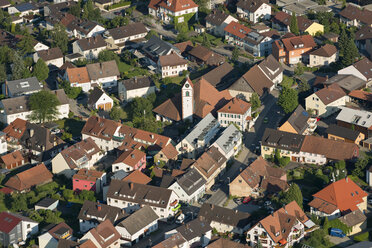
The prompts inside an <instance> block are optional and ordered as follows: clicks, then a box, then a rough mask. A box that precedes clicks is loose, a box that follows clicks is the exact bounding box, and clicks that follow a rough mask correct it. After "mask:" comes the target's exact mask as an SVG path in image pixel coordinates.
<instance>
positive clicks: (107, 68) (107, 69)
mask: <svg viewBox="0 0 372 248" xmlns="http://www.w3.org/2000/svg"><path fill="white" fill-rule="evenodd" d="M86 67H87V71H88V74H89V78H90V79H91V80H97V79H100V78H106V77H114V76H120V72H119V68H118V65H117V63H116V61H115V60H110V61H104V62H102V63H94V64H88V65H87V66H86Z"/></svg>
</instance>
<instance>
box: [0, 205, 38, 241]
mask: <svg viewBox="0 0 372 248" xmlns="http://www.w3.org/2000/svg"><path fill="white" fill-rule="evenodd" d="M38 231H39V223H37V222H36V221H33V220H31V219H29V218H27V217H25V216H22V215H19V214H15V213H9V212H1V213H0V240H1V244H2V245H3V246H10V245H16V244H19V243H20V242H24V241H26V240H27V239H28V238H30V237H31V235H33V234H36V233H37V232H38Z"/></svg>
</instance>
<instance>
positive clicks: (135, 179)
mask: <svg viewBox="0 0 372 248" xmlns="http://www.w3.org/2000/svg"><path fill="white" fill-rule="evenodd" d="M123 181H127V182H132V183H139V184H148V183H149V182H151V178H149V177H148V176H146V175H145V174H143V173H142V172H141V171H139V170H135V171H132V172H131V173H130V174H129V175H128V176H126V177H124V178H123Z"/></svg>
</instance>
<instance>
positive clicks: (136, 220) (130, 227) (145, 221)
mask: <svg viewBox="0 0 372 248" xmlns="http://www.w3.org/2000/svg"><path fill="white" fill-rule="evenodd" d="M157 219H159V216H158V215H157V214H156V213H155V211H154V210H153V209H152V208H151V207H150V206H144V207H142V208H140V209H139V210H137V211H136V212H134V213H133V214H131V215H130V216H129V217H127V218H126V219H124V220H123V221H122V222H120V223H119V226H122V227H124V228H125V229H126V230H127V231H128V232H129V234H131V235H133V234H136V233H137V232H139V231H141V230H142V229H143V228H145V227H146V226H148V225H149V224H151V223H152V222H154V221H156V220H157Z"/></svg>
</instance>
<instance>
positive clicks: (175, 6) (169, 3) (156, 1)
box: [149, 0, 198, 12]
mask: <svg viewBox="0 0 372 248" xmlns="http://www.w3.org/2000/svg"><path fill="white" fill-rule="evenodd" d="M159 7H163V8H165V9H167V10H170V11H172V12H178V11H183V10H187V9H192V8H196V7H198V5H197V4H196V3H194V2H193V1H192V0H151V1H150V3H149V8H152V9H158V8H159Z"/></svg>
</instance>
